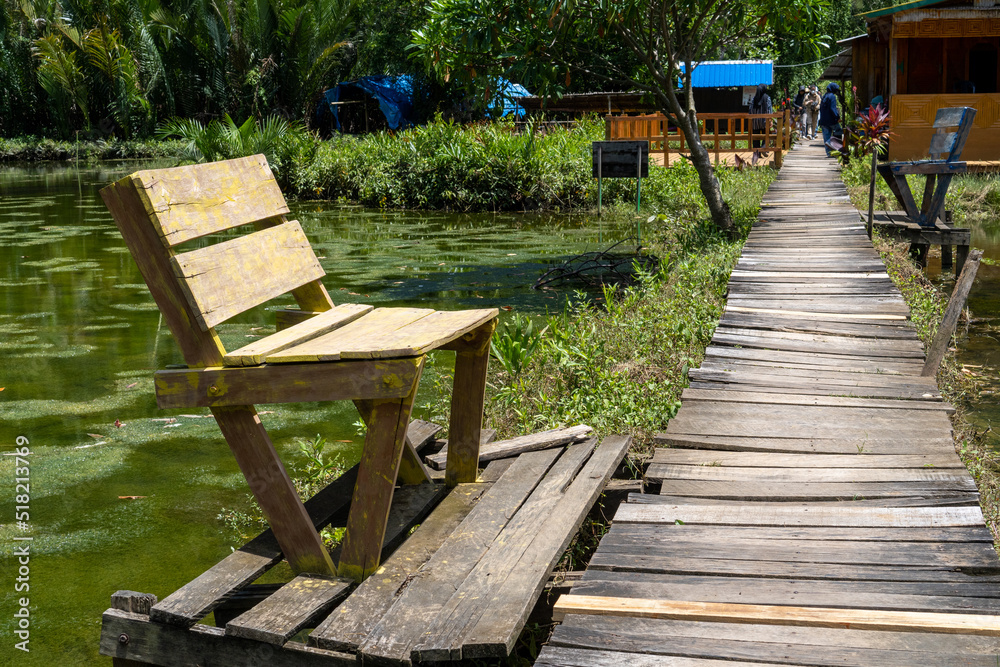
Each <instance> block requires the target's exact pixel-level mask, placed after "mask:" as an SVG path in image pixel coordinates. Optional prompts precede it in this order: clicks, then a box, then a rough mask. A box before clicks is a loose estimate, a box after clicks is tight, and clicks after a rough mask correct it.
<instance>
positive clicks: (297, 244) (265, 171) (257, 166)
mask: <svg viewBox="0 0 1000 667" xmlns="http://www.w3.org/2000/svg"><path fill="white" fill-rule="evenodd" d="M101 196H102V198H103V199H104V202H105V204H106V205H107V206H108V209H109V210H110V211H111V214H112V216H113V217H114V219H115V223H116V224H117V225H118V228H119V230H120V231H121V232H122V236H123V237H124V238H125V242H126V245H128V247H129V250H130V251H131V253H132V257H133V258H134V259H135V261H136V263H137V264H138V265H139V271H140V272H141V273H142V275H143V278H144V279H145V280H146V284H147V285H148V286H149V289H150V292H151V293H152V295H153V298H154V299H155V300H156V302H157V305H158V306H159V307H160V310H161V312H162V313H163V315H164V319H165V320H166V322H167V325H168V326H169V327H170V329H171V332H172V333H173V334H174V337H175V338H176V339H177V340H178V343H179V344H180V346H181V349H182V352H183V353H184V356H185V358H186V360H187V362H188V364H189V365H215V364H217V363H221V355H223V354H225V350H224V349H223V348H222V345H221V343H220V342H219V339H218V336H216V335H215V332H214V330H213V328H214V327H215V326H216V325H217V324H219V323H221V322H223V321H225V320H227V319H229V318H231V317H233V316H235V315H238V314H239V313H242V312H244V311H246V310H249V309H250V308H253V307H254V306H257V305H260V304H261V303H264V302H265V301H268V300H270V299H273V298H274V297H276V296H280V295H281V294H285V293H286V292H292V294H294V295H295V297H296V300H297V301H298V302H299V306H300V307H301V308H303V309H306V310H316V311H322V310H328V309H329V308H331V307H332V302H331V301H330V297H329V295H328V294H327V292H326V290H325V289H324V288H323V285H322V283H320V282H319V279H320V278H322V277H323V275H324V272H323V269H322V267H321V266H320V264H319V261H318V260H317V259H316V255H315V254H314V253H313V250H312V247H311V246H310V245H309V241H308V240H307V239H306V236H305V234H304V233H303V231H302V227H301V226H300V225H299V223H298V222H296V221H294V220H293V221H289V220H286V219H285V214H287V213H288V205H287V204H286V203H285V199H284V197H283V196H282V194H281V190H280V188H279V187H278V184H277V182H276V181H275V180H274V176H273V175H272V174H271V170H270V168H269V167H268V165H267V160H266V158H265V157H264V156H263V155H255V156H253V157H248V158H241V159H237V160H226V161H223V162H212V163H208V164H197V165H191V166H186V167H175V168H172V169H155V170H147V171H138V172H136V173H134V174H132V175H131V176H127V177H125V178H123V179H121V180H120V181H118V182H116V183H113V184H111V185H109V186H108V187H106V188H104V189H103V190H101ZM245 225H252V226H253V228H252V229H250V230H249V233H247V234H245V235H243V236H238V237H235V238H229V239H227V240H224V241H222V242H220V243H215V244H213V245H205V246H203V247H198V248H194V249H191V250H183V249H179V248H178V246H181V245H183V244H185V243H187V242H188V241H193V240H195V239H199V238H202V237H205V236H209V235H212V234H216V233H219V232H225V231H227V230H231V229H235V228H238V227H243V226H245Z"/></svg>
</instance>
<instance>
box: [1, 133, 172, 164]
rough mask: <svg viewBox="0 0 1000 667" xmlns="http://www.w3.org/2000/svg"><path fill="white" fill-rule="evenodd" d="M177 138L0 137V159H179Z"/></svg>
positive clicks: (14, 160)
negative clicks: (71, 139)
mask: <svg viewBox="0 0 1000 667" xmlns="http://www.w3.org/2000/svg"><path fill="white" fill-rule="evenodd" d="M183 152H184V143H183V142H181V141H154V140H147V141H117V140H114V139H112V140H109V141H57V140H55V139H43V138H40V137H19V138H17V139H3V138H0V162H65V161H67V160H80V161H84V162H96V161H100V160H138V159H150V158H176V159H178V160H179V159H181V157H182V156H183Z"/></svg>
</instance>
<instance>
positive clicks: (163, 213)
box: [131, 155, 288, 247]
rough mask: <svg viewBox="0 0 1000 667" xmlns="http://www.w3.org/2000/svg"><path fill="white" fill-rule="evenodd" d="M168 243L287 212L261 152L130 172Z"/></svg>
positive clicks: (164, 239)
mask: <svg viewBox="0 0 1000 667" xmlns="http://www.w3.org/2000/svg"><path fill="white" fill-rule="evenodd" d="M131 179H132V182H133V183H134V184H135V187H136V188H137V189H138V190H139V195H140V197H141V199H142V202H143V205H144V207H145V209H146V212H147V214H148V216H149V219H150V221H152V223H153V225H154V227H155V228H156V230H157V232H158V233H159V235H160V237H161V238H162V239H163V242H164V244H165V245H166V246H168V247H172V246H176V245H179V244H181V243H184V242H185V241H190V240H191V239H196V238H199V237H201V236H205V235H207V234H213V233H215V232H221V231H224V230H227V229H232V228H233V227H239V226H240V225H246V224H250V223H253V222H258V221H261V220H266V219H267V218H273V217H276V216H281V215H284V214H286V213H288V205H287V204H286V203H285V198H284V197H283V196H282V195H281V189H280V188H279V187H278V184H277V182H276V181H275V180H274V176H273V175H272V174H271V169H270V167H268V165H267V159H266V158H265V157H264V156H263V155H254V156H252V157H247V158H240V159H237V160H226V161H223V162H210V163H208V164H196V165H191V166H186V167H174V168H171V169H154V170H146V171H139V172H136V173H134V174H133V175H132V176H131Z"/></svg>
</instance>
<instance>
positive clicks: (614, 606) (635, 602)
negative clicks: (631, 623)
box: [553, 594, 1000, 637]
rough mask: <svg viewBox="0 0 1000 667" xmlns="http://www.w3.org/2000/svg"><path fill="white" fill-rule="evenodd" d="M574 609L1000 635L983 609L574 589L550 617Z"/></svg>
mask: <svg viewBox="0 0 1000 667" xmlns="http://www.w3.org/2000/svg"><path fill="white" fill-rule="evenodd" d="M574 613H579V614H598V615H611V616H628V617H639V618H669V619H679V620H701V621H729V622H734V623H765V624H774V625H796V626H805V627H823V628H854V629H864V630H887V631H894V632H940V633H945V634H968V635H983V636H987V637H998V636H1000V616H989V615H984V614H935V613H921V612H905V611H881V610H873V609H833V608H805V607H785V606H776V605H745V604H731V603H728V604H723V603H711V602H683V601H677V600H648V599H636V598H609V597H591V596H586V595H573V594H569V595H563V596H561V597H560V598H559V600H558V601H557V602H556V605H555V609H554V612H553V617H554V618H555V619H556V620H562V619H563V618H565V617H566V615H567V614H574Z"/></svg>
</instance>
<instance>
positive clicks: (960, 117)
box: [927, 107, 976, 162]
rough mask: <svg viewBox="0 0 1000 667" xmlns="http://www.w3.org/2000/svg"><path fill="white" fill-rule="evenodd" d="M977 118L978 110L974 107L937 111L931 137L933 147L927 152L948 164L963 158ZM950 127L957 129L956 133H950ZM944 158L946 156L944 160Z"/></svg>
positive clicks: (949, 108)
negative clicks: (963, 150) (933, 131)
mask: <svg viewBox="0 0 1000 667" xmlns="http://www.w3.org/2000/svg"><path fill="white" fill-rule="evenodd" d="M975 117H976V110H975V109H973V108H972V107H946V108H943V109H938V110H937V116H935V118H934V129H935V130H936V131H935V133H934V135H933V136H932V137H931V147H930V150H928V151H927V152H928V153H930V156H931V157H932V158H934V159H936V160H940V159H944V160H947V161H948V162H956V161H958V160H959V159H960V158H961V156H962V149H963V148H964V147H965V141H966V139H968V138H969V132H971V131H972V121H973V119H974V118H975ZM949 127H955V128H957V129H956V130H955V131H954V132H948V131H947V129H948V128H949ZM942 156H944V157H943V158H942Z"/></svg>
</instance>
